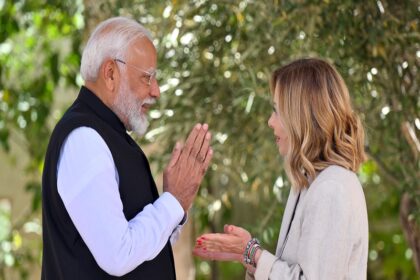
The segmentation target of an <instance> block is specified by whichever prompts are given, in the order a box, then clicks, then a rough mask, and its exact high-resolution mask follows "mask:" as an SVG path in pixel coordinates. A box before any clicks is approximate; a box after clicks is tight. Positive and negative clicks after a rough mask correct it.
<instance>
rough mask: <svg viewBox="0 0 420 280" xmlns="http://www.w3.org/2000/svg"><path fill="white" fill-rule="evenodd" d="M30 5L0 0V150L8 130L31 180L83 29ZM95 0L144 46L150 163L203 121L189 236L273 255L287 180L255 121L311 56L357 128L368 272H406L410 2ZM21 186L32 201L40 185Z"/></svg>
mask: <svg viewBox="0 0 420 280" xmlns="http://www.w3.org/2000/svg"><path fill="white" fill-rule="evenodd" d="M30 2H31V3H27V2H23V1H22V2H14V3H11V2H8V1H6V2H5V4H4V5H3V7H2V8H1V12H0V25H1V28H2V30H3V29H4V30H6V32H1V35H0V36H1V37H0V38H1V40H0V75H1V84H0V85H1V86H0V143H1V144H2V146H3V147H5V148H6V149H7V148H8V146H9V142H8V141H9V140H10V139H11V136H10V135H11V133H10V132H11V131H12V130H14V129H17V130H18V132H19V134H21V135H23V138H24V139H25V141H24V142H25V145H26V146H27V149H28V151H29V153H30V155H31V157H32V158H33V161H32V162H31V164H30V167H29V172H39V170H40V169H41V167H42V158H43V155H44V152H45V145H46V143H47V139H48V135H49V132H50V131H49V129H48V126H47V125H46V121H47V118H48V117H49V116H50V115H51V111H50V108H51V103H52V101H53V92H56V91H57V90H58V89H57V88H66V87H68V86H72V85H75V81H76V75H77V72H78V64H79V60H80V52H79V51H80V50H79V46H80V41H81V34H80V33H79V32H80V30H81V28H82V27H83V21H82V19H81V9H82V5H81V4H80V3H71V2H67V1H64V2H63V1H56V2H48V3H44V1H30ZM102 2H103V3H102V4H101V7H102V8H101V9H100V10H101V12H104V13H105V12H106V13H109V14H111V15H131V16H133V17H134V18H136V19H137V20H139V21H140V22H142V23H143V24H145V25H146V26H147V27H148V28H150V29H151V30H152V31H153V33H154V35H155V38H156V42H155V43H156V46H157V48H158V53H159V68H160V71H159V73H158V74H159V77H160V78H159V79H160V80H159V81H160V86H161V92H162V97H161V100H160V102H159V105H157V106H160V108H157V109H156V110H153V111H151V117H152V118H153V121H152V122H151V123H152V127H151V129H150V131H149V132H148V133H147V135H146V136H145V137H144V139H140V140H139V141H141V142H142V143H144V144H147V143H150V142H157V143H159V147H160V149H158V150H157V151H156V152H155V153H154V154H153V155H152V156H151V157H150V159H151V160H152V162H153V163H155V164H157V166H158V168H159V169H160V170H161V169H162V168H163V167H164V166H165V164H166V163H167V161H168V158H169V155H170V152H171V150H172V147H173V146H174V144H175V142H176V141H177V140H179V139H180V138H182V137H185V135H186V134H187V132H188V131H189V130H190V128H191V127H192V126H193V124H194V123H196V122H207V123H209V125H210V128H211V131H212V133H213V137H214V142H213V148H214V150H215V156H214V160H213V163H212V166H211V168H210V170H209V172H208V174H207V175H206V177H205V181H204V182H203V185H202V188H201V189H200V194H199V197H198V198H197V200H196V203H195V206H194V212H193V218H194V221H195V222H196V231H197V232H198V233H201V232H203V231H221V230H222V228H223V225H224V224H225V223H232V224H237V225H240V226H243V227H245V228H247V229H249V230H250V231H251V232H252V233H253V234H254V235H256V236H258V237H260V238H261V239H262V240H263V243H264V246H265V247H266V248H269V249H271V250H272V251H274V248H275V246H276V241H277V235H278V230H279V224H280V221H281V216H282V214H283V206H284V203H285V200H286V198H287V195H288V190H289V183H288V181H287V179H286V176H285V173H284V170H283V169H282V164H281V161H280V158H279V157H278V152H277V149H276V147H275V143H274V139H273V136H272V132H271V130H270V129H269V128H268V126H267V120H268V117H269V115H270V113H271V105H270V100H271V96H270V93H269V88H268V79H269V77H270V73H271V71H272V70H274V69H275V68H277V67H279V66H281V65H284V64H285V63H287V62H288V61H290V60H291V59H294V58H297V57H302V56H319V57H323V58H326V59H328V60H330V61H331V62H333V63H334V64H335V65H336V67H337V68H338V69H339V71H340V72H341V74H342V75H343V77H344V79H345V81H346V83H347V85H348V87H349V89H350V92H351V95H352V99H353V102H354V105H355V108H356V109H357V111H358V112H359V113H360V114H361V116H362V118H363V120H364V123H365V125H366V130H367V136H368V140H367V143H366V146H367V151H368V153H369V157H370V160H369V161H368V162H367V163H366V164H364V165H363V167H362V168H361V170H360V173H359V174H360V179H361V180H362V182H363V184H364V186H365V193H366V198H367V204H368V210H369V223H370V250H371V251H370V253H369V275H368V278H369V279H415V278H416V276H415V275H416V274H415V271H414V267H413V263H412V255H410V249H409V248H408V245H407V243H406V242H405V240H404V238H403V235H402V231H401V226H400V224H399V221H398V211H399V210H398V207H399V202H400V198H401V195H402V193H404V192H409V193H410V194H411V196H412V197H413V199H414V201H415V202H416V205H417V209H420V194H419V192H418V189H419V184H418V182H419V181H420V174H419V172H420V171H419V170H420V162H419V159H418V158H419V157H418V156H417V157H416V154H415V152H413V150H412V147H411V146H410V145H408V142H407V138H406V137H405V136H404V134H403V133H402V132H401V131H402V130H401V126H402V124H403V123H408V124H409V125H410V126H411V127H412V128H413V131H414V134H415V135H416V136H417V138H418V137H419V129H420V119H419V115H420V114H419V108H420V106H419V105H420V98H419V95H418V92H419V75H418V65H419V59H420V53H419V52H420V44H419V42H420V40H419V39H420V38H419V36H420V35H419V10H418V3H416V1H412V0H406V1H388V2H386V1H360V0H359V1H349V0H344V1H331V0H330V1H327V0H325V1H315V0H312V1H311V0H306V1H304V0H300V1H276V0H272V1H252V0H248V1H222V0H218V1H205V0H202V1H198V0H197V1H192V0H191V1H187V0H183V1H175V0H173V1H138V0H129V1H124V2H122V1H121V2H119V1H116V2H118V3H115V2H114V1H102ZM0 6H1V5H0ZM89 12H90V13H91V12H92V11H89ZM90 13H89V16H86V15H87V14H85V19H86V20H90V19H91V18H94V15H91V14H90ZM74 90H76V89H74ZM28 189H30V190H32V191H34V195H37V194H38V195H39V185H38V186H36V185H33V186H32V187H29V188H28ZM34 201H37V199H35V200H34ZM38 201H39V200H38ZM34 205H37V204H36V202H35V203H34ZM35 209H37V207H35V208H34V210H35ZM416 211H417V212H416ZM418 211H420V210H414V211H413V216H414V217H417V218H419V219H420V213H419V212H418ZM196 267H197V279H210V277H211V278H212V279H217V278H219V279H240V278H241V277H242V276H243V270H242V268H241V266H240V265H239V264H220V263H218V264H216V263H208V262H202V261H200V260H196Z"/></svg>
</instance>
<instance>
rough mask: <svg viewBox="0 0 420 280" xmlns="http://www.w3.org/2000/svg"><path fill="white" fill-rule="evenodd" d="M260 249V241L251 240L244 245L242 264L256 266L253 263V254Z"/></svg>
mask: <svg viewBox="0 0 420 280" xmlns="http://www.w3.org/2000/svg"><path fill="white" fill-rule="evenodd" d="M259 248H261V246H260V241H258V239H256V238H252V239H251V240H249V241H248V243H247V244H246V248H245V252H244V255H243V256H244V263H246V264H249V265H252V266H254V267H255V266H256V262H255V254H256V253H257V251H258V249H259Z"/></svg>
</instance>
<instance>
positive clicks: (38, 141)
mask: <svg viewBox="0 0 420 280" xmlns="http://www.w3.org/2000/svg"><path fill="white" fill-rule="evenodd" d="M81 9H82V6H81V4H80V3H79V4H77V3H73V2H72V1H66V2H64V1H8V0H6V1H0V26H1V30H2V32H1V33H0V145H1V146H2V147H3V148H4V149H5V150H6V151H8V150H9V149H10V141H13V142H15V143H16V144H17V145H20V146H21V147H22V148H23V149H24V150H25V151H26V152H27V153H28V155H29V157H30V159H31V160H30V162H29V164H28V166H27V172H28V174H30V176H31V177H32V178H34V179H33V181H30V182H29V183H28V185H27V187H26V189H27V190H28V191H29V192H31V193H32V194H33V201H32V208H31V210H32V211H31V212H30V213H28V214H27V215H24V217H23V219H22V220H20V221H16V223H14V224H11V225H10V226H9V227H7V228H4V231H5V234H4V235H2V237H1V239H0V243H1V249H0V256H1V257H0V275H2V276H3V279H4V278H5V277H6V276H5V275H7V274H6V272H5V269H6V268H7V267H13V268H15V270H16V271H17V272H18V275H19V277H20V278H21V279H26V278H27V277H28V276H29V275H30V274H29V271H30V266H29V265H30V264H31V263H38V264H39V260H40V255H41V253H40V252H41V250H40V245H41V244H40V242H41V237H40V234H41V232H40V230H34V228H36V227H37V226H38V228H39V226H40V225H39V224H40V221H39V220H38V219H37V218H36V217H37V213H38V214H39V210H40V204H41V185H40V182H41V178H40V177H41V176H40V175H41V171H42V166H43V158H44V156H45V150H46V145H47V144H48V141H47V140H48V138H49V136H50V133H51V131H50V127H49V125H48V121H49V120H50V118H51V107H52V104H53V101H54V94H55V93H56V91H57V90H59V88H60V87H61V88H65V87H68V86H71V85H76V75H77V74H78V67H79V61H80V55H79V47H80V42H81V36H80V33H79V32H80V29H81V28H82V27H83V17H82V14H81ZM33 235H35V237H34V236H33ZM23 236H24V237H25V239H24V240H23V241H22V237H23ZM33 238H35V239H34V240H33ZM16 240H20V242H16ZM10 244H13V246H12V245H10Z"/></svg>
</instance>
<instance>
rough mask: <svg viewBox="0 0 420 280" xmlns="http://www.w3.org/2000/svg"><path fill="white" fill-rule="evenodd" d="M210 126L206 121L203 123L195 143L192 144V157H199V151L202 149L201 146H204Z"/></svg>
mask: <svg viewBox="0 0 420 280" xmlns="http://www.w3.org/2000/svg"><path fill="white" fill-rule="evenodd" d="M208 128H209V126H208V125H207V124H206V123H205V124H203V126H202V127H201V129H200V131H199V133H198V135H197V137H196V138H195V140H194V143H193V144H192V148H191V153H190V155H191V156H192V157H194V158H195V157H197V155H198V153H199V152H200V149H201V146H203V141H204V139H205V136H206V133H207V130H208ZM203 160H204V158H203Z"/></svg>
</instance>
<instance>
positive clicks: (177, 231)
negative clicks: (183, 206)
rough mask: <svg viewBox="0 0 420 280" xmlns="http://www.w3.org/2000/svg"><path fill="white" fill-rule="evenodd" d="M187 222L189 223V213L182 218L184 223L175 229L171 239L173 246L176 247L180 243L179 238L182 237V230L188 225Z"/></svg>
mask: <svg viewBox="0 0 420 280" xmlns="http://www.w3.org/2000/svg"><path fill="white" fill-rule="evenodd" d="M187 221H188V213H185V215H184V217H183V218H182V221H181V222H180V223H179V225H177V226H176V227H175V229H174V231H173V232H172V235H171V239H170V240H171V245H174V244H175V243H176V242H177V241H178V239H179V236H180V235H181V231H182V228H183V227H184V225H185V224H186V223H187Z"/></svg>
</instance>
